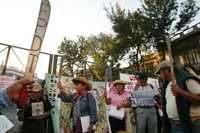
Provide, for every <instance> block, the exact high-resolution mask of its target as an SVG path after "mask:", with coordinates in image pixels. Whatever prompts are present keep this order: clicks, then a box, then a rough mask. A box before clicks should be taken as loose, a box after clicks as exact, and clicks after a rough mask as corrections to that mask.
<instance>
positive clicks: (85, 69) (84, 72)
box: [84, 60, 86, 78]
mask: <svg viewBox="0 0 200 133" xmlns="http://www.w3.org/2000/svg"><path fill="white" fill-rule="evenodd" d="M84 77H85V78H86V60H85V61H84Z"/></svg>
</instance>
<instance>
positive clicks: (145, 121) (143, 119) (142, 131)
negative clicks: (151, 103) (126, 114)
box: [136, 107, 158, 133]
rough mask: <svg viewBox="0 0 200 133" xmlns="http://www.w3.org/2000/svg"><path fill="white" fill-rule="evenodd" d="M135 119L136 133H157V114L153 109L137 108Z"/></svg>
mask: <svg viewBox="0 0 200 133" xmlns="http://www.w3.org/2000/svg"><path fill="white" fill-rule="evenodd" d="M136 119H137V126H136V133H158V123H157V114H156V109H155V108H154V107H152V108H137V109H136ZM146 130H147V131H146Z"/></svg>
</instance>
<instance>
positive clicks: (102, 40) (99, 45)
mask: <svg viewBox="0 0 200 133" xmlns="http://www.w3.org/2000/svg"><path fill="white" fill-rule="evenodd" d="M87 43H88V47H90V49H91V51H90V56H91V57H92V59H93V60H94V62H95V64H93V65H92V66H91V70H92V71H93V73H94V75H95V76H96V78H98V79H99V80H104V79H105V71H106V67H107V64H108V63H110V65H111V66H112V67H113V69H114V68H116V66H117V61H118V53H117V52H116V51H115V50H114V49H113V48H114V46H115V44H116V40H115V39H114V38H113V36H112V35H107V34H103V33H101V34H99V35H97V36H90V37H89V38H88V39H87ZM117 75H118V73H114V76H117Z"/></svg>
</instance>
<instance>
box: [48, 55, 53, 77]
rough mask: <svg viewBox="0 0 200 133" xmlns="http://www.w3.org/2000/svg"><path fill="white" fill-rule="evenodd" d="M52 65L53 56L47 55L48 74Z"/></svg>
mask: <svg viewBox="0 0 200 133" xmlns="http://www.w3.org/2000/svg"><path fill="white" fill-rule="evenodd" d="M52 63H53V55H52V54H50V55H49V67H48V73H50V74H51V72H52Z"/></svg>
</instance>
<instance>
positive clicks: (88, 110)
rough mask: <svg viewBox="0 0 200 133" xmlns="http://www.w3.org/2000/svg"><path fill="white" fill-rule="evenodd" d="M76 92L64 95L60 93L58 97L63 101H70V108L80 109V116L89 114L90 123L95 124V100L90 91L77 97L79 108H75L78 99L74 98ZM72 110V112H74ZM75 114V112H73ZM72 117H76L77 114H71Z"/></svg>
mask: <svg viewBox="0 0 200 133" xmlns="http://www.w3.org/2000/svg"><path fill="white" fill-rule="evenodd" d="M75 96H76V93H74V94H70V95H67V96H65V95H64V93H62V92H61V93H60V94H59V95H58V97H60V98H61V100H62V101H64V102H70V103H72V105H73V106H72V110H73V112H74V111H80V116H81V117H83V116H90V124H95V123H96V122H97V107H96V100H95V98H94V97H93V95H92V94H91V93H86V95H84V96H82V97H80V99H79V109H80V110H75V106H77V102H78V100H77V99H75ZM73 112H72V114H74V113H73ZM75 114H77V113H76V112H75ZM72 117H73V118H77V117H78V116H72Z"/></svg>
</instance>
